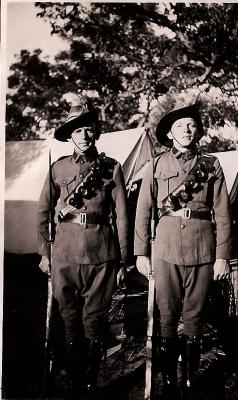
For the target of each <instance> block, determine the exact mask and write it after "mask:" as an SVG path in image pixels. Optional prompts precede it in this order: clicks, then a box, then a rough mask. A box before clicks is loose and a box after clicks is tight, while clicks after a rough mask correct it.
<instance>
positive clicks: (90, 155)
mask: <svg viewBox="0 0 238 400" xmlns="http://www.w3.org/2000/svg"><path fill="white" fill-rule="evenodd" d="M97 157H98V151H97V148H96V147H95V146H93V147H91V148H90V149H89V150H88V151H87V152H85V153H83V154H78V153H77V152H76V151H75V150H74V153H73V159H74V161H75V162H76V163H78V162H80V163H81V164H82V163H85V162H90V161H94V160H96V158H97Z"/></svg>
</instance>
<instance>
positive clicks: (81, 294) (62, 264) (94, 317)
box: [51, 260, 118, 342]
mask: <svg viewBox="0 0 238 400" xmlns="http://www.w3.org/2000/svg"><path fill="white" fill-rule="evenodd" d="M117 271H118V263H116V261H109V262H105V263H102V264H96V265H88V264H70V263H67V262H66V261H62V260H53V265H52V272H51V276H52V288H53V295H54V297H55V298H56V300H57V301H58V303H59V312H60V314H61V316H62V318H63V321H64V327H65V337H66V341H67V342H71V341H73V340H74V338H75V337H77V336H79V335H82V332H83V334H84V335H85V336H86V337H87V338H89V339H95V338H101V339H102V340H103V338H104V336H105V335H106V333H107V312H108V309H109V306H110V303H111V298H112V292H113V288H114V284H115V280H116V274H117Z"/></svg>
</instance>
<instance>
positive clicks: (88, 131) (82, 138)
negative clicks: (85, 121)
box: [71, 126, 96, 153]
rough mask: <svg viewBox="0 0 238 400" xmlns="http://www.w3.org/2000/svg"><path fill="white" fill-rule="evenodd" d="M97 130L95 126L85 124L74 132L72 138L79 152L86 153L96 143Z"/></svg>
mask: <svg viewBox="0 0 238 400" xmlns="http://www.w3.org/2000/svg"><path fill="white" fill-rule="evenodd" d="M95 137H96V130H95V128H94V127H93V126H83V127H80V128H77V129H76V130H75V131H74V132H73V133H72V134H71V139H72V141H73V143H74V148H75V150H76V151H77V152H81V153H84V152H86V151H87V150H89V149H90V147H92V146H93V145H94V143H95Z"/></svg>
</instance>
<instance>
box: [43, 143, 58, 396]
mask: <svg viewBox="0 0 238 400" xmlns="http://www.w3.org/2000/svg"><path fill="white" fill-rule="evenodd" d="M51 184H52V175H51V151H50V150H49V194H50V208H49V219H48V230H49V238H48V243H47V244H48V246H49V249H50V251H49V260H50V265H49V268H50V271H51V262H52V244H53V242H54V234H53V223H54V221H53V212H52V189H51ZM47 286H48V287H47V308H46V334H45V359H44V375H43V391H44V393H45V394H46V395H47V394H48V393H49V392H50V391H51V388H52V379H53V376H52V371H53V359H54V355H53V349H52V345H51V343H50V334H51V325H52V318H53V305H54V304H55V302H54V298H53V294H52V284H51V275H50V274H48V285H47Z"/></svg>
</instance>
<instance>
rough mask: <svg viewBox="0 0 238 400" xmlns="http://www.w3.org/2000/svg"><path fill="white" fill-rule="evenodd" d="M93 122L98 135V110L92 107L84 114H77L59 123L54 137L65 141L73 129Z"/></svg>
mask: <svg viewBox="0 0 238 400" xmlns="http://www.w3.org/2000/svg"><path fill="white" fill-rule="evenodd" d="M93 123H95V124H96V125H97V134H98V135H100V128H99V125H100V124H99V119H98V110H97V109H94V110H91V111H88V112H87V113H85V114H82V115H79V116H78V117H75V118H73V119H71V120H69V121H67V122H65V123H64V124H63V125H61V126H60V127H59V128H57V129H56V130H55V133H54V137H55V139H57V140H59V141H61V142H67V140H68V139H70V137H71V134H72V133H73V132H74V131H75V129H77V128H80V127H82V126H86V124H87V125H89V126H90V125H92V124H93Z"/></svg>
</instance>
